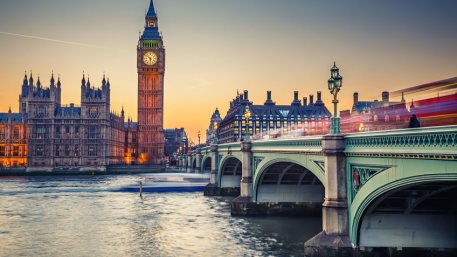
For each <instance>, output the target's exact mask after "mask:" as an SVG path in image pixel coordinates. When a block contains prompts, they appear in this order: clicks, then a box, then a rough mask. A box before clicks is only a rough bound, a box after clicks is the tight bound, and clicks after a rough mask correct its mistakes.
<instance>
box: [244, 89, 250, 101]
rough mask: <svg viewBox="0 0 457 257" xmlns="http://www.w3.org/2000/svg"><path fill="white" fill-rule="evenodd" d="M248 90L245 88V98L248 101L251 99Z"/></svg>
mask: <svg viewBox="0 0 457 257" xmlns="http://www.w3.org/2000/svg"><path fill="white" fill-rule="evenodd" d="M248 96H249V95H248V91H247V90H244V100H246V101H248V100H249V97H248Z"/></svg>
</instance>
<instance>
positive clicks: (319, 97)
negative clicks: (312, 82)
mask: <svg viewBox="0 0 457 257" xmlns="http://www.w3.org/2000/svg"><path fill="white" fill-rule="evenodd" d="M317 102H322V92H321V91H317Z"/></svg>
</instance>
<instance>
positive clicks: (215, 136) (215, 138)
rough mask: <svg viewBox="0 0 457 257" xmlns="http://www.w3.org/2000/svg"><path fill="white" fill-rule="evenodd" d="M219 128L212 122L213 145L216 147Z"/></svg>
mask: <svg viewBox="0 0 457 257" xmlns="http://www.w3.org/2000/svg"><path fill="white" fill-rule="evenodd" d="M218 128H219V126H218V124H217V122H214V123H213V132H214V139H213V143H214V144H215V145H217V129H218Z"/></svg>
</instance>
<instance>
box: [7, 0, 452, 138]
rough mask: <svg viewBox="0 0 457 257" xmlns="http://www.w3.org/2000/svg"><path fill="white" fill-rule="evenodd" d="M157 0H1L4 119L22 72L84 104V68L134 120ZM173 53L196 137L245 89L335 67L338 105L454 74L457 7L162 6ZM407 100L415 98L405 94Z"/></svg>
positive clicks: (284, 98)
mask: <svg viewBox="0 0 457 257" xmlns="http://www.w3.org/2000/svg"><path fill="white" fill-rule="evenodd" d="M148 5H149V0H128V1H127V0H78V1H74V0H0V88H1V94H0V112H6V111H7V110H8V107H9V106H11V107H12V109H13V111H17V110H18V95H19V92H20V85H21V83H22V78H23V76H24V71H27V74H28V73H29V72H30V70H33V75H34V78H35V80H36V78H37V77H38V75H40V78H41V82H42V83H44V84H45V85H46V86H47V85H49V79H50V76H51V71H54V74H55V75H56V76H57V74H60V78H61V81H62V87H63V89H62V90H63V92H62V98H63V102H64V103H65V104H69V103H76V104H79V102H80V99H79V96H80V81H81V76H82V73H83V71H85V73H86V74H89V76H90V80H91V82H92V85H94V82H95V84H96V85H97V86H98V85H100V81H101V79H102V76H103V73H104V72H105V73H106V75H107V76H109V78H110V81H111V101H112V109H113V110H116V111H117V112H120V110H121V107H122V106H124V108H125V112H126V114H127V115H130V116H132V117H133V118H134V119H135V120H136V109H137V73H136V45H137V42H138V33H139V31H140V30H142V29H143V27H144V15H145V12H146V10H147V7H148ZM155 7H156V10H157V13H158V16H159V28H160V31H161V32H162V33H163V38H164V43H165V47H166V54H167V56H166V73H165V127H166V128H174V127H184V128H186V130H187V131H188V132H189V134H190V136H191V137H192V138H193V140H194V142H196V141H197V139H196V134H197V131H198V130H201V131H202V135H204V131H205V130H206V128H207V127H208V125H209V118H210V116H211V114H212V112H213V111H214V109H215V108H216V107H218V108H219V109H220V110H221V114H222V115H225V113H226V111H227V108H228V105H229V101H230V100H231V99H232V98H233V97H235V94H236V92H237V89H239V90H240V91H242V90H244V89H248V90H249V92H250V98H251V99H252V100H253V101H254V103H259V104H260V103H263V102H264V101H265V97H266V91H267V90H272V91H273V100H274V101H276V102H277V103H278V104H290V102H291V101H292V98H293V91H294V90H298V91H299V92H300V96H301V97H302V96H307V95H308V94H316V91H318V90H321V91H322V92H323V98H324V101H325V103H326V105H327V107H329V109H330V107H331V106H330V104H331V103H330V95H329V93H328V91H327V89H326V81H327V79H328V78H329V69H330V67H331V66H332V65H333V61H336V62H337V66H339V68H340V69H341V74H342V76H343V78H344V81H343V89H342V92H341V101H340V102H341V107H342V108H349V107H350V106H351V104H352V94H353V92H354V91H358V92H359V93H360V99H362V100H364V99H366V100H373V99H376V98H380V95H381V91H384V90H386V91H395V90H398V89H401V88H406V87H410V86H415V85H419V84H423V83H427V82H432V81H436V80H441V79H445V78H449V77H454V76H457V33H456V32H455V31H456V29H457V15H456V14H455V10H457V1H455V0H435V1H432V0H414V1H413V0H383V1H365V0H351V1H337V0H327V1H322V0H155ZM406 98H407V100H408V101H410V100H411V99H410V97H408V96H406Z"/></svg>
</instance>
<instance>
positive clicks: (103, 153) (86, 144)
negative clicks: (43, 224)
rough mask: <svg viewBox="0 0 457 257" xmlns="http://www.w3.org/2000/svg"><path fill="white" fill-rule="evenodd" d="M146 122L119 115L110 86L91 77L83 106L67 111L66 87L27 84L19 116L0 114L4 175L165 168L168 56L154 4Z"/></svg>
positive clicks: (148, 26) (141, 106)
mask: <svg viewBox="0 0 457 257" xmlns="http://www.w3.org/2000/svg"><path fill="white" fill-rule="evenodd" d="M137 69H138V122H133V121H132V120H130V119H128V120H126V119H125V114H124V110H122V111H120V114H115V113H114V112H113V111H111V105H110V103H111V99H110V92H111V85H110V81H109V78H105V76H103V80H102V81H101V83H99V84H98V85H97V86H95V85H94V84H92V83H91V81H90V78H89V77H88V76H87V78H86V76H85V75H84V74H83V76H82V79H81V102H80V106H76V105H74V104H69V105H63V104H62V102H61V91H62V87H63V86H62V82H61V81H60V78H57V79H56V78H55V77H54V74H52V75H51V78H50V80H49V84H47V83H46V84H47V85H45V84H42V82H41V81H40V78H37V81H36V82H35V80H34V78H33V74H32V73H30V74H29V76H27V74H26V75H25V76H24V79H23V82H22V87H21V92H20V95H19V112H18V113H13V112H12V111H11V108H10V110H9V111H8V112H7V113H0V167H27V170H28V171H35V170H36V171H55V170H60V169H63V170H65V169H73V170H80V171H85V170H87V171H89V170H90V171H104V170H106V169H107V167H109V166H110V165H125V164H127V165H129V164H145V165H149V164H159V163H160V162H161V161H162V160H163V151H164V136H163V92H164V90H163V89H164V73H165V50H164V47H163V41H162V36H161V35H160V33H159V30H158V19H157V15H156V12H155V9H154V4H153V2H152V0H151V3H150V6H149V9H148V12H147V14H146V18H145V29H144V32H143V34H142V35H141V37H140V39H139V41H138V45H137Z"/></svg>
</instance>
